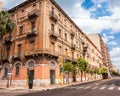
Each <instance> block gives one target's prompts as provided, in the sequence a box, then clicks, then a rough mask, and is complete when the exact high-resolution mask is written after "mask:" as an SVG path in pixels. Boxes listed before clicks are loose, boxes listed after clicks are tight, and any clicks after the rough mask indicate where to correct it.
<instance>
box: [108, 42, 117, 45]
mask: <svg viewBox="0 0 120 96" xmlns="http://www.w3.org/2000/svg"><path fill="white" fill-rule="evenodd" d="M107 44H108V45H113V46H117V42H115V41H111V42H108V43H107Z"/></svg>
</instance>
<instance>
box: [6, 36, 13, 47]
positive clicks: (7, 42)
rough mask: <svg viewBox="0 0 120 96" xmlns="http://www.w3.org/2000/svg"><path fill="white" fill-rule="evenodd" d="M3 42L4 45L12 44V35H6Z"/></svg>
mask: <svg viewBox="0 0 120 96" xmlns="http://www.w3.org/2000/svg"><path fill="white" fill-rule="evenodd" d="M5 44H6V45H11V44H12V37H11V36H6V37H5Z"/></svg>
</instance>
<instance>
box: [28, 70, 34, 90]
mask: <svg viewBox="0 0 120 96" xmlns="http://www.w3.org/2000/svg"><path fill="white" fill-rule="evenodd" d="M33 80H34V70H29V73H28V85H29V89H32V87H33Z"/></svg>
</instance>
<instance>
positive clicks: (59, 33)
mask: <svg viewBox="0 0 120 96" xmlns="http://www.w3.org/2000/svg"><path fill="white" fill-rule="evenodd" d="M59 36H60V37H61V30H60V29H59Z"/></svg>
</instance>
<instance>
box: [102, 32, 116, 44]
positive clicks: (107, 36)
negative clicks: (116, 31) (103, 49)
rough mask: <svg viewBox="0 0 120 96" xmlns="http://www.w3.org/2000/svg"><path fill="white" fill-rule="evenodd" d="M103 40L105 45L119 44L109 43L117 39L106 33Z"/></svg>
mask: <svg viewBox="0 0 120 96" xmlns="http://www.w3.org/2000/svg"><path fill="white" fill-rule="evenodd" d="M102 38H103V40H104V42H105V43H109V44H117V43H115V42H111V43H110V42H109V41H110V40H113V39H114V38H115V37H114V36H112V35H107V34H106V33H104V34H103V37H102Z"/></svg>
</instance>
